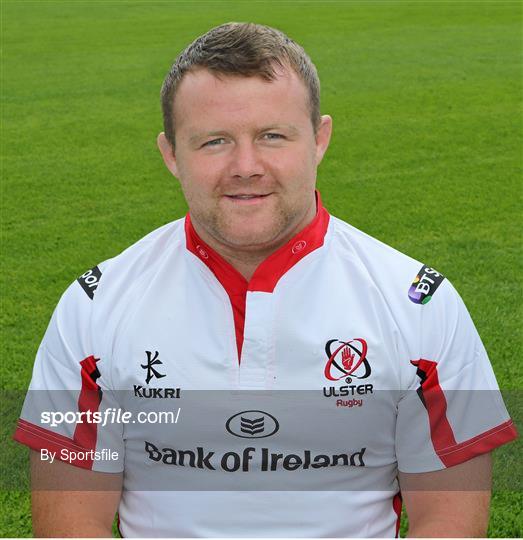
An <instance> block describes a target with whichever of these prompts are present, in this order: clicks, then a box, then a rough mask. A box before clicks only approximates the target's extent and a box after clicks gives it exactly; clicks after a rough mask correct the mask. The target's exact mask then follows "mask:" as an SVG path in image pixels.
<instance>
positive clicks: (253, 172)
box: [230, 141, 265, 179]
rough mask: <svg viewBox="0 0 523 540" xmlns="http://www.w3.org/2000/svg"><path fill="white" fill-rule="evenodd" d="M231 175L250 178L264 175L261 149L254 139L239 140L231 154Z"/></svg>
mask: <svg viewBox="0 0 523 540" xmlns="http://www.w3.org/2000/svg"><path fill="white" fill-rule="evenodd" d="M230 172H231V176H234V177H235V178H238V179H239V178H242V179H249V178H253V177H255V176H263V175H264V174H265V167H264V164H263V159H262V156H261V154H260V149H258V148H256V145H255V143H254V142H252V141H242V142H238V143H237V144H236V146H235V148H234V151H233V152H232V154H231V163H230Z"/></svg>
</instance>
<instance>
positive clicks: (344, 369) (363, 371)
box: [324, 338, 371, 383]
mask: <svg viewBox="0 0 523 540" xmlns="http://www.w3.org/2000/svg"><path fill="white" fill-rule="evenodd" d="M325 353H326V354H327V358H328V360H327V363H326V364H325V370H324V373H325V377H326V378H327V379H328V380H329V381H339V380H341V379H345V382H347V383H351V382H352V380H353V379H366V378H367V377H368V376H369V375H370V373H371V369H370V364H369V361H368V360H367V342H366V341H365V340H364V339H362V338H354V339H350V340H348V341H342V340H339V339H330V340H329V341H327V343H326V344H325Z"/></svg>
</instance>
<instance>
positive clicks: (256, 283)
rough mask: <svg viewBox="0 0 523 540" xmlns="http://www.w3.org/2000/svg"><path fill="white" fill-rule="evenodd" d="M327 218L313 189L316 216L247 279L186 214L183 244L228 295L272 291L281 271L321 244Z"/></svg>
mask: <svg viewBox="0 0 523 540" xmlns="http://www.w3.org/2000/svg"><path fill="white" fill-rule="evenodd" d="M329 217H330V216H329V213H328V212H327V210H326V209H325V208H324V207H323V205H322V203H321V198H320V194H319V192H318V191H316V216H315V217H314V219H313V220H312V221H311V223H309V225H307V227H305V228H304V229H303V230H301V231H300V232H299V233H298V234H296V235H295V236H294V237H293V238H291V239H290V240H289V241H288V242H287V243H286V244H285V245H283V246H281V247H280V248H279V249H277V250H276V251H275V252H274V253H272V254H271V255H269V256H268V257H267V258H266V259H265V260H264V261H263V262H261V263H260V265H259V266H258V268H256V271H255V272H254V274H253V276H252V277H251V279H250V281H247V280H246V279H245V278H244V277H243V276H242V275H241V274H240V272H238V270H236V269H235V268H234V267H233V266H232V265H231V264H229V263H228V262H227V261H226V260H225V259H224V258H223V257H222V256H221V255H219V254H218V253H217V252H216V251H215V250H213V249H212V248H211V247H209V246H208V245H207V244H206V243H205V242H204V241H203V240H202V239H201V238H200V237H199V236H198V234H197V233H196V231H195V230H194V227H193V225H192V223H191V217H190V215H189V214H187V215H186V217H185V237H186V246H187V249H188V250H189V251H190V252H191V253H194V254H195V255H196V256H197V257H198V258H199V259H200V260H201V261H203V262H204V263H205V264H206V265H207V267H208V268H209V269H210V270H211V271H212V273H213V274H214V275H215V276H216V278H217V279H218V281H219V282H220V283H221V284H222V286H223V288H224V289H225V290H226V291H227V293H228V294H229V296H230V295H231V294H233V295H236V294H245V292H246V291H260V292H269V293H272V292H273V291H274V288H275V287H276V284H277V283H278V281H279V280H280V278H281V277H282V276H283V275H284V274H286V273H287V272H288V271H289V270H290V269H291V268H292V267H293V266H294V265H295V264H296V263H297V262H298V261H301V259H303V257H305V256H306V255H308V254H309V253H311V252H312V251H314V250H316V249H318V248H319V247H321V246H322V245H323V242H324V239H325V234H326V233H327V227H328V225H329Z"/></svg>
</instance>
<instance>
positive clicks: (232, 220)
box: [158, 69, 331, 252]
mask: <svg viewBox="0 0 523 540" xmlns="http://www.w3.org/2000/svg"><path fill="white" fill-rule="evenodd" d="M174 115H175V126H176V150H175V153H174V156H173V153H172V149H171V148H170V146H169V145H168V143H167V141H166V139H165V137H164V136H163V134H160V137H159V141H158V142H159V146H160V149H161V150H162V154H163V157H164V160H165V162H166V164H167V166H168V168H169V169H170V170H171V172H172V173H173V174H174V175H175V176H177V177H178V179H179V181H180V183H181V187H182V190H183V193H184V195H185V199H186V200H187V204H188V206H189V210H190V213H191V220H192V222H193V224H194V226H195V228H196V230H197V232H198V233H199V234H200V235H201V236H202V238H203V239H204V240H207V241H208V243H210V244H211V246H213V247H218V248H219V247H220V246H222V247H224V246H225V247H226V248H228V249H231V248H233V249H235V250H243V251H253V252H254V251H260V250H271V249H276V248H277V247H279V246H280V245H282V244H283V243H285V242H286V241H287V240H288V239H289V238H290V237H292V236H293V235H294V234H295V233H296V232H298V231H299V230H300V229H301V228H303V227H304V226H305V225H307V224H308V222H310V221H311V220H312V219H313V217H314V215H315V211H316V208H315V197H314V189H315V183H316V168H317V166H318V164H319V162H320V161H321V158H322V157H323V154H324V152H325V150H326V148H327V145H328V142H329V138H330V131H331V120H330V117H328V116H324V117H322V123H321V126H320V128H319V130H318V132H317V134H316V135H315V134H314V130H313V127H312V122H311V117H310V110H309V105H308V94H307V90H306V87H305V85H304V84H303V82H302V81H301V80H300V79H299V78H298V76H297V75H296V74H295V73H294V72H293V71H292V70H290V69H289V70H287V71H284V72H283V71H282V72H281V74H280V75H279V76H278V77H277V78H276V79H275V80H274V81H270V82H268V81H265V80H263V79H261V78H260V77H241V76H234V77H231V76H223V77H221V78H217V77H215V76H214V75H212V74H211V73H210V72H209V71H207V70H205V69H198V70H196V71H194V72H190V73H188V74H186V75H185V76H184V78H183V79H182V82H181V84H180V86H179V88H178V90H177V94H176V97H175V107H174ZM162 137H163V140H162Z"/></svg>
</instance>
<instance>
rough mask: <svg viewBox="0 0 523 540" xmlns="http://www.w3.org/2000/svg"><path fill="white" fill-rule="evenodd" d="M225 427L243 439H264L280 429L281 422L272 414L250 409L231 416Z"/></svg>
mask: <svg viewBox="0 0 523 540" xmlns="http://www.w3.org/2000/svg"><path fill="white" fill-rule="evenodd" d="M225 429H226V430H227V431H228V432H229V433H230V434H231V435H234V436H235V437H241V438H242V439H264V438H265V437H270V436H271V435H274V434H275V433H276V432H277V431H278V430H279V429H280V424H279V422H278V420H276V418H275V417H274V416H273V415H272V414H269V413H267V412H264V411H259V410H250V411H242V412H239V413H237V414H234V415H233V416H231V417H230V418H229V419H228V420H227V422H226V424H225Z"/></svg>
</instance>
